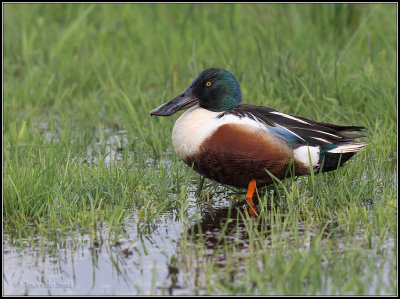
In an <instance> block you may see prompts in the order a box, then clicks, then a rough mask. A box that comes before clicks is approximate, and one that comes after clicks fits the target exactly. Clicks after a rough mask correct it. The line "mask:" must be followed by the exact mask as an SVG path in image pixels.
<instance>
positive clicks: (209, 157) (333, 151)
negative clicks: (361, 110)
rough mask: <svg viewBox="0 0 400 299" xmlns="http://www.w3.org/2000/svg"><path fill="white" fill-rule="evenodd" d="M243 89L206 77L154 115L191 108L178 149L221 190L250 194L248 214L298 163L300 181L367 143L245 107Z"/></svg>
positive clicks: (209, 72) (223, 76) (340, 130)
mask: <svg viewBox="0 0 400 299" xmlns="http://www.w3.org/2000/svg"><path fill="white" fill-rule="evenodd" d="M241 102H242V97H241V92H240V87H239V83H238V82H237V80H236V79H235V77H234V76H233V75H232V74H231V73H230V72H228V71H226V70H224V69H221V68H209V69H206V70H204V71H202V72H201V73H200V74H199V75H198V76H197V77H196V78H195V79H194V81H193V82H192V84H190V86H189V87H188V88H187V89H186V90H185V91H184V92H182V93H181V94H180V95H178V96H177V97H175V98H174V99H172V100H171V101H169V102H167V103H165V104H163V105H161V106H159V107H158V108H156V109H154V110H153V111H151V112H150V115H158V116H168V115H172V114H174V113H176V112H177V111H179V110H183V109H188V108H190V109H189V110H188V111H186V112H185V113H184V114H182V115H181V116H180V117H179V118H178V120H177V121H176V122H175V125H174V128H173V130H172V143H173V147H174V149H175V152H176V153H177V154H178V156H179V157H180V158H181V159H182V160H183V161H184V162H185V163H186V164H187V165H189V166H190V167H193V169H194V170H195V171H197V172H198V173H199V174H201V175H203V176H204V177H207V178H209V179H212V180H214V181H217V182H219V183H221V184H225V185H231V186H234V187H238V188H246V187H248V192H247V195H246V200H247V202H248V203H249V205H250V209H249V211H250V212H251V214H252V215H256V212H255V210H254V203H253V201H252V198H253V195H254V191H255V188H256V183H257V185H258V186H263V185H267V184H270V183H272V182H273V179H272V178H271V176H270V175H269V174H268V173H267V172H266V170H268V171H269V172H270V173H272V174H273V175H274V176H275V177H277V178H279V179H284V178H285V174H286V173H287V168H288V167H289V165H290V164H291V163H290V162H291V161H293V162H294V169H295V173H294V174H295V175H296V176H300V175H308V174H310V173H311V171H312V172H314V173H318V172H320V171H321V172H326V171H331V170H335V169H337V167H339V166H342V165H343V164H344V163H345V162H346V161H347V160H349V159H350V158H351V157H352V156H353V155H354V154H355V153H356V152H357V151H359V150H360V149H361V148H363V147H364V146H365V145H366V144H367V142H365V141H354V139H356V138H359V137H365V135H362V134H349V133H345V132H348V131H361V130H364V129H365V128H363V127H360V126H339V125H334V124H328V123H322V122H317V121H313V120H310V119H306V118H303V117H300V116H296V115H292V114H286V113H281V112H278V111H275V110H273V109H271V108H267V107H263V106H257V105H252V104H241Z"/></svg>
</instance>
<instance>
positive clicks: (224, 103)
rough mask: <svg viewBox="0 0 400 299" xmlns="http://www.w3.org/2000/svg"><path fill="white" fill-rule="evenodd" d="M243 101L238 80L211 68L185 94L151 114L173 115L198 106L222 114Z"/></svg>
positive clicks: (196, 79) (227, 73) (195, 80)
mask: <svg viewBox="0 0 400 299" xmlns="http://www.w3.org/2000/svg"><path fill="white" fill-rule="evenodd" d="M241 101H242V95H241V93H240V87H239V83H238V82H237V80H236V78H235V77H234V76H233V75H232V74H231V73H230V72H228V71H226V70H224V69H221V68H209V69H206V70H204V71H202V72H201V73H200V74H199V75H198V76H197V77H196V78H195V79H194V80H193V82H192V84H190V86H189V87H188V88H187V89H186V90H185V91H184V92H182V93H181V94H180V95H178V96H177V97H175V98H174V99H172V100H171V101H169V102H168V103H165V104H163V105H161V106H160V107H158V108H156V109H154V110H153V111H151V112H150V114H151V115H160V116H166V115H172V114H174V113H176V112H177V111H179V110H183V109H187V108H189V107H192V106H194V105H197V104H199V105H200V107H202V108H204V109H207V110H210V111H215V112H221V111H226V110H229V109H232V108H234V107H236V106H237V105H239V104H240V102H241Z"/></svg>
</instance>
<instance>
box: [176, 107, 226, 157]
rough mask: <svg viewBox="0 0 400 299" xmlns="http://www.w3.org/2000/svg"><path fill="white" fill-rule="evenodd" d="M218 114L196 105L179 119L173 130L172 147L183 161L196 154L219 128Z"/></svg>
mask: <svg viewBox="0 0 400 299" xmlns="http://www.w3.org/2000/svg"><path fill="white" fill-rule="evenodd" d="M218 114H220V112H213V111H209V110H206V109H203V108H201V107H199V106H198V105H196V106H194V107H192V108H190V109H189V110H188V111H186V112H185V113H184V114H182V115H181V117H179V118H178V120H177V121H176V122H175V125H174V128H173V129H172V145H173V147H174V150H175V152H176V153H177V154H178V156H179V157H180V158H181V159H183V160H185V158H186V157H189V156H192V155H193V154H195V153H196V152H197V151H198V149H199V147H200V145H201V143H202V142H203V141H204V139H206V138H207V137H208V136H210V135H211V134H212V133H213V132H214V131H215V130H216V129H217V128H218V119H217V115H218Z"/></svg>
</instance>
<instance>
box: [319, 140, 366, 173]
mask: <svg viewBox="0 0 400 299" xmlns="http://www.w3.org/2000/svg"><path fill="white" fill-rule="evenodd" d="M367 144H368V142H367V141H353V142H349V141H347V142H343V143H339V144H330V145H328V146H326V147H325V148H323V149H322V150H321V155H320V161H319V164H320V165H321V167H322V172H327V171H331V170H336V169H337V168H338V167H341V166H342V165H343V164H344V163H346V162H347V161H348V160H349V159H350V158H351V157H353V156H354V155H355V154H356V153H357V152H358V151H359V150H361V149H362V148H363V147H364V146H366V145H367ZM321 167H320V169H321ZM320 169H319V170H320Z"/></svg>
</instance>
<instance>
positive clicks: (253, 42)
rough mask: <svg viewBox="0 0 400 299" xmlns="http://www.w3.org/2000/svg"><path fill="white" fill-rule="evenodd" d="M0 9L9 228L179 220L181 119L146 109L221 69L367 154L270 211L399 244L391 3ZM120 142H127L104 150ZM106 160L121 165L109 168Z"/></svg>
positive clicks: (23, 230)
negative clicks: (358, 136)
mask: <svg viewBox="0 0 400 299" xmlns="http://www.w3.org/2000/svg"><path fill="white" fill-rule="evenodd" d="M3 7H4V21H3V22H4V44H3V50H4V53H3V62H4V67H3V72H4V79H3V82H4V92H3V97H4V99H3V169H4V170H3V179H4V180H3V196H4V200H3V225H4V229H5V231H6V232H8V233H12V235H14V236H19V237H29V236H30V235H31V234H32V231H34V230H32V229H31V225H32V224H33V226H34V227H39V228H40V229H42V230H44V231H46V230H47V229H50V228H54V227H60V228H61V229H63V230H67V229H69V228H70V227H71V226H75V225H76V226H78V227H85V226H88V225H93V224H94V223H96V222H98V221H100V222H101V221H106V222H108V223H109V224H110V225H112V224H115V223H118V222H119V221H120V220H121V219H122V218H123V217H124V215H126V214H128V213H137V214H138V215H139V218H140V219H146V221H147V222H150V223H151V222H152V221H155V220H156V219H157V216H158V215H159V214H160V213H161V212H163V211H176V212H177V213H178V215H180V213H182V211H184V210H185V208H187V203H186V201H185V200H186V192H187V186H188V185H189V184H191V183H193V182H196V181H197V180H198V176H197V175H196V174H194V172H193V171H191V170H190V169H189V168H186V167H185V166H184V165H183V163H182V162H181V161H179V159H177V157H176V155H175V154H174V153H173V149H172V144H171V137H170V136H171V130H172V127H173V124H174V122H175V120H176V119H177V116H173V117H169V118H155V117H150V116H149V111H151V110H152V109H154V108H155V107H157V106H158V105H160V104H161V103H163V102H166V101H167V100H169V99H171V98H172V97H174V96H175V95H177V94H178V93H179V92H181V91H182V90H183V89H184V88H186V86H187V85H188V84H189V83H190V82H191V81H192V80H193V78H194V77H195V76H196V75H197V74H198V73H199V72H200V71H202V70H203V69H205V68H208V67H211V66H218V67H222V68H225V69H227V70H229V71H230V72H232V73H233V74H234V75H235V76H236V78H237V79H238V81H239V83H240V85H241V89H242V96H243V102H246V103H253V104H259V105H264V106H268V107H271V108H273V109H276V110H278V111H281V112H284V113H293V114H298V115H301V116H303V117H307V118H311V119H315V120H317V121H323V122H331V123H338V124H342V125H362V126H365V127H366V128H367V139H368V140H369V141H370V144H369V146H368V147H367V149H366V150H365V151H364V152H362V153H360V154H358V155H357V156H356V157H355V158H354V159H353V160H354V161H352V162H351V163H348V165H347V166H346V167H344V168H343V169H340V170H339V171H337V172H335V173H330V174H325V175H323V176H317V177H316V178H315V181H314V178H312V180H311V179H309V178H301V179H300V180H299V182H298V185H295V184H294V182H291V181H289V182H285V185H284V186H286V188H287V190H286V192H287V193H286V195H288V196H285V199H284V200H283V201H282V203H281V205H282V207H285V206H288V205H289V206H293V207H295V206H296V205H300V206H301V207H302V208H304V209H306V210H307V209H311V210H313V209H314V210H315V209H317V208H318V209H322V212H323V213H322V214H323V215H329V216H326V217H327V218H329V219H331V218H332V217H334V218H335V219H336V220H337V219H339V220H338V221H339V222H340V221H342V222H341V223H342V224H341V227H343V226H345V227H351V228H352V229H348V230H349V231H351V230H353V229H354V227H357V226H358V225H359V224H360V223H362V227H363V228H364V229H365V228H367V229H366V231H367V233H366V234H367V236H368V237H366V238H367V239H368V238H370V239H371V238H372V236H374V235H375V234H378V235H379V236H380V237H381V238H382V240H386V239H387V238H388V234H389V235H390V236H392V237H393V238H396V231H397V225H396V217H397V214H396V207H397V195H396V194H397V176H396V173H397V125H396V122H397V104H396V103H397V101H396V97H397V94H396V76H397V74H396V70H397V69H396V65H397V54H396V53H397V52H396V46H397V28H396V23H397V20H396V5H395V4H44V3H43V4H10V3H9V4H4V6H3ZM121 132H122V133H121ZM116 134H123V135H126V136H127V141H126V142H122V141H121V145H118V146H117V145H113V146H112V147H111V148H110V147H109V146H108V144H107V141H108V140H109V139H110V138H111V137H112V136H115V135H116ZM121 140H122V139H121ZM110 151H111V152H119V153H120V155H121V160H120V161H115V162H113V163H111V164H107V163H106V160H107V155H109V154H110ZM164 157H167V161H166V160H165V159H164ZM343 182H346V183H343ZM310 185H311V186H312V187H309V186H310ZM359 206H361V208H360V207H359ZM364 208H366V209H367V210H368V212H369V213H370V214H368V215H370V216H369V217H370V218H368V217H367V218H365V214H364V210H363V209H364ZM346 209H347V210H346ZM348 215H355V216H354V217H353V218H351V217H349V216H348ZM348 217H349V218H348ZM296 219H297V218H296ZM371 219H372V220H371ZM325 220H326V219H325ZM325 220H324V219H320V220H318V221H321V222H324V221H325ZM309 221H311V222H312V221H314V220H311V218H310V219H309ZM389 232H390V233H389ZM382 242H383V241H382ZM317 249H318V250H321V249H320V248H317ZM298 260H301V259H300V256H299V259H298ZM251 262H252V263H253V262H254V261H253V260H252V261H251ZM346 262H347V261H346V260H344V262H343V264H346ZM277 263H278V262H277ZM249 265H250V264H249ZM296 265H297V264H296ZM298 265H299V269H301V268H302V267H303V266H304V265H303V264H301V263H300V264H298ZM210 269H211V270H210ZM210 269H208V271H210V273H212V272H213V271H215V268H210ZM266 269H269V268H264V270H265V271H266ZM299 271H300V270H299ZM293 279H296V278H295V277H293ZM244 281H247V280H244ZM255 283H256V282H255ZM256 285H257V286H259V287H260V286H261V282H257V283H256ZM300 286H301V283H300V285H299V284H295V285H294V287H293V288H292V289H291V288H290V287H289V289H287V286H286V289H284V288H283V286H282V289H281V292H282V293H284V294H288V293H290V291H291V290H292V291H294V290H299V288H300ZM220 287H221V288H222V290H223V288H224V287H223V286H220ZM232 287H234V286H233V285H232ZM314 287H315V289H316V290H319V289H320V287H321V286H320V285H319V284H318V285H314ZM218 288H219V287H218ZM218 288H217V289H218ZM394 288H395V287H394ZM339 289H340V288H339ZM213 290H215V289H213ZM264 291H267V290H264ZM238 292H239V293H240V291H238ZM305 293H307V292H305Z"/></svg>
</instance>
